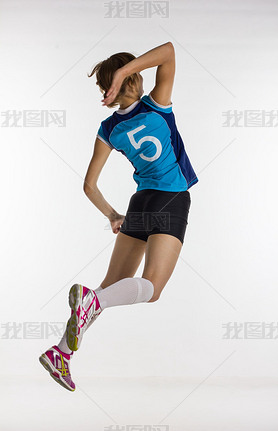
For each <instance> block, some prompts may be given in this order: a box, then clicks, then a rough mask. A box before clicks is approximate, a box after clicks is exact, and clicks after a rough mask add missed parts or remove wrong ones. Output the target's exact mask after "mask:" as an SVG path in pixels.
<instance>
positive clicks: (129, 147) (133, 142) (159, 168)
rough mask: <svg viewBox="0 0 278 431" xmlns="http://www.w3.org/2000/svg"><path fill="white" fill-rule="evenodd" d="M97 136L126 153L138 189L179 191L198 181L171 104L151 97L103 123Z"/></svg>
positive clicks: (142, 99)
mask: <svg viewBox="0 0 278 431" xmlns="http://www.w3.org/2000/svg"><path fill="white" fill-rule="evenodd" d="M97 137H98V138H99V139H101V140H102V141H103V142H105V144H107V145H108V146H109V147H110V148H111V149H115V150H117V151H120V152H121V153H122V154H124V155H125V156H126V157H127V158H128V160H129V161H130V162H131V163H132V165H133V167H134V174H133V178H134V180H135V182H136V183H137V190H136V191H139V190H144V189H156V190H165V191H170V192H171V191H172V192H180V191H185V190H187V189H189V188H190V187H191V186H192V185H193V184H195V183H197V182H198V178H197V176H196V174H195V172H194V170H193V168H192V165H191V163H190V161H189V158H188V156H187V154H186V151H185V148H184V144H183V141H182V138H181V136H180V134H179V132H178V130H177V126H176V122H175V116H174V113H173V112H172V104H171V105H168V106H162V105H160V104H158V103H157V102H155V101H154V100H153V98H152V97H151V95H150V94H149V95H148V96H146V95H145V96H143V97H142V98H141V99H139V100H136V101H135V102H134V103H132V105H130V106H128V107H127V108H125V109H118V110H116V111H114V112H113V114H112V115H111V116H110V117H108V118H106V119H105V120H103V121H102V122H101V125H100V127H99V129H98V132H97Z"/></svg>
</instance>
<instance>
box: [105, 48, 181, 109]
mask: <svg viewBox="0 0 278 431" xmlns="http://www.w3.org/2000/svg"><path fill="white" fill-rule="evenodd" d="M155 66H157V71H156V82H155V86H154V88H153V90H152V91H151V96H152V97H153V99H154V100H155V101H156V102H157V103H159V104H161V105H166V106H167V105H170V104H171V95H172V89H173V84H174V77H175V49H174V46H173V44H172V42H167V43H164V44H163V45H159V46H157V47H156V48H153V49H151V50H150V51H147V52H146V53H144V54H142V55H140V56H139V57H137V58H135V59H134V60H132V61H130V62H129V63H127V64H125V65H124V66H123V67H121V68H119V69H118V70H117V71H116V72H115V74H114V77H115V79H114V78H113V82H112V85H111V87H110V89H109V90H108V92H107V96H106V98H104V99H103V103H104V104H105V105H107V104H109V103H111V102H112V101H113V100H114V99H115V97H116V96H117V94H118V91H119V88H120V86H121V83H122V82H123V80H124V78H125V77H127V76H130V75H132V74H133V73H137V72H140V71H141V70H144V69H148V68H150V67H155Z"/></svg>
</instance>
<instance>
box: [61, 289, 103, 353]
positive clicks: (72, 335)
mask: <svg viewBox="0 0 278 431" xmlns="http://www.w3.org/2000/svg"><path fill="white" fill-rule="evenodd" d="M69 305H70V307H71V309H72V310H71V317H70V318H69V320H68V323H67V344H68V346H69V348H70V349H71V350H78V349H79V347H80V344H81V341H82V337H83V334H84V332H85V331H86V329H88V327H89V326H91V324H92V323H93V322H94V321H95V319H96V318H97V317H98V316H99V315H100V313H101V312H102V309H101V307H100V304H99V300H98V297H97V295H96V294H95V292H94V290H92V289H88V288H87V287H85V286H82V285H81V284H74V285H73V286H72V287H71V289H70V291H69Z"/></svg>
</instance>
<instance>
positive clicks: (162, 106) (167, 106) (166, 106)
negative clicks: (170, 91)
mask: <svg viewBox="0 0 278 431" xmlns="http://www.w3.org/2000/svg"><path fill="white" fill-rule="evenodd" d="M148 96H149V98H150V99H151V101H152V102H153V103H154V104H155V105H157V106H159V107H160V108H171V107H172V106H173V103H171V104H170V105H160V103H157V102H156V101H155V100H154V99H153V98H152V96H151V92H150V93H149V94H148Z"/></svg>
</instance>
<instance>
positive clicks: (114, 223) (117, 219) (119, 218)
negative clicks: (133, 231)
mask: <svg viewBox="0 0 278 431" xmlns="http://www.w3.org/2000/svg"><path fill="white" fill-rule="evenodd" d="M124 219H125V216H124V215H121V214H115V215H113V216H111V217H110V218H109V221H110V224H111V228H112V231H113V233H119V231H120V227H121V225H122V224H123V222H124Z"/></svg>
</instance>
